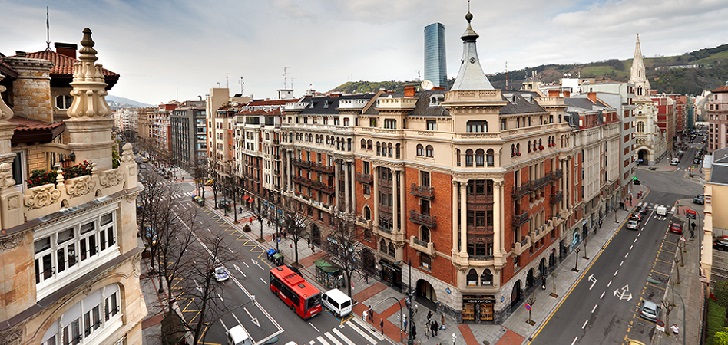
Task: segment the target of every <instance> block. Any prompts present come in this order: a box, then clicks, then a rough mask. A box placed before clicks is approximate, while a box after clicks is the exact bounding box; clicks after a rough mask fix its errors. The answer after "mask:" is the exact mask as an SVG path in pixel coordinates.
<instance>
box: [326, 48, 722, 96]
mask: <svg viewBox="0 0 728 345" xmlns="http://www.w3.org/2000/svg"><path fill="white" fill-rule="evenodd" d="M631 66H632V59H628V60H617V59H611V60H604V61H597V62H592V63H587V64H564V65H560V64H548V65H541V66H538V67H531V68H527V69H522V70H516V71H509V72H508V79H509V85H510V87H509V88H518V87H519V86H520V85H521V83H522V82H523V80H524V79H525V78H526V75H530V74H531V72H532V71H536V72H537V73H538V76H539V78H541V81H542V82H544V83H554V82H558V81H559V79H560V78H562V77H563V76H564V75H565V74H571V76H572V77H576V76H581V77H582V78H596V79H610V80H615V81H627V80H628V79H629V69H630V67H631ZM645 68H646V72H647V77H648V78H649V79H650V85H651V86H652V88H653V89H655V90H657V91H658V92H661V93H662V92H665V93H678V94H692V95H697V94H700V93H701V92H702V91H703V90H712V89H714V88H716V87H719V86H721V85H724V84H725V82H726V81H727V80H728V44H723V45H720V46H718V47H715V48H704V49H700V50H696V51H693V52H690V53H685V54H682V55H677V56H659V57H652V58H650V57H646V58H645ZM488 79H489V80H490V82H491V83H492V84H493V86H494V87H496V88H500V89H504V88H505V82H506V75H505V73H497V74H494V75H489V76H488ZM452 82H453V80H452V79H450V80H449V85H448V87H447V88H448V89H449V88H450V86H451V85H452ZM411 83H416V84H419V83H418V82H416V81H394V80H391V81H382V82H369V81H356V82H346V83H344V84H341V85H339V86H337V87H336V88H334V89H333V90H332V91H334V90H335V91H340V92H344V93H365V92H373V91H376V90H379V89H380V88H386V89H388V90H394V91H396V92H401V91H402V90H403V89H404V85H405V84H411Z"/></svg>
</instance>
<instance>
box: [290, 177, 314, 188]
mask: <svg viewBox="0 0 728 345" xmlns="http://www.w3.org/2000/svg"><path fill="white" fill-rule="evenodd" d="M291 179H292V180H293V182H296V183H299V184H301V185H304V186H309V187H310V186H311V185H312V184H313V181H311V180H309V179H307V178H305V177H301V176H291Z"/></svg>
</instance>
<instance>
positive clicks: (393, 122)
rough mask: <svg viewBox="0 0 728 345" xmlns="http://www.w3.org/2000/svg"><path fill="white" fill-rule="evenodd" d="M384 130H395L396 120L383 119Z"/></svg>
mask: <svg viewBox="0 0 728 345" xmlns="http://www.w3.org/2000/svg"><path fill="white" fill-rule="evenodd" d="M384 128H385V129H397V120H395V119H385V120H384Z"/></svg>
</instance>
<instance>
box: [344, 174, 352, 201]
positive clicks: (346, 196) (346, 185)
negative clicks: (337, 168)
mask: <svg viewBox="0 0 728 345" xmlns="http://www.w3.org/2000/svg"><path fill="white" fill-rule="evenodd" d="M350 168H351V164H349V162H344V199H345V200H346V212H351V201H350V200H351V198H350V197H351V183H349V174H350V173H351V169H350Z"/></svg>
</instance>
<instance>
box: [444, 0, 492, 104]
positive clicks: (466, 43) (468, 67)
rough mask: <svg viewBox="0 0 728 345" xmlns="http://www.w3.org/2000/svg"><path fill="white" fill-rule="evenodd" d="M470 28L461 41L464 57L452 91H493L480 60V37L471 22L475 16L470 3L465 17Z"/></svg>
mask: <svg viewBox="0 0 728 345" xmlns="http://www.w3.org/2000/svg"><path fill="white" fill-rule="evenodd" d="M465 20H467V21H468V27H467V28H466V29H465V32H464V33H463V35H462V37H461V39H462V40H463V57H462V59H461V60H460V70H459V71H458V76H457V77H456V78H455V83H454V84H453V86H452V89H451V90H493V85H491V84H490V81H488V78H487V77H486V76H485V73H483V68H482V67H481V66H480V59H479V58H478V50H477V48H476V45H475V41H476V40H477V39H478V37H479V35H478V34H477V33H476V32H475V30H473V27H472V26H471V21H472V20H473V14H472V13H470V2H468V13H467V14H466V15H465Z"/></svg>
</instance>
